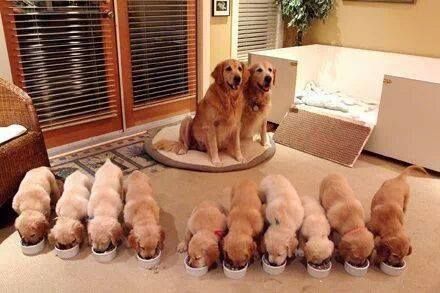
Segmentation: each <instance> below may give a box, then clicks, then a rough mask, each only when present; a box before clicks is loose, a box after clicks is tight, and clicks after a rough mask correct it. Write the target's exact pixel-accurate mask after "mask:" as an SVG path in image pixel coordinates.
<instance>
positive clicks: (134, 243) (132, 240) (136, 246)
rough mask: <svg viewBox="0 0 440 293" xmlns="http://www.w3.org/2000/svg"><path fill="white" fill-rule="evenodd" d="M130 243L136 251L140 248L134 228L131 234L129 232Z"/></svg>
mask: <svg viewBox="0 0 440 293" xmlns="http://www.w3.org/2000/svg"><path fill="white" fill-rule="evenodd" d="M128 245H129V246H130V247H131V248H133V249H134V250H136V251H137V250H138V249H139V244H138V240H137V237H136V235H134V232H133V230H131V231H130V234H128Z"/></svg>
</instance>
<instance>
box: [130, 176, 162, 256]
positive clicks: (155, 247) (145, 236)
mask: <svg viewBox="0 0 440 293" xmlns="http://www.w3.org/2000/svg"><path fill="white" fill-rule="evenodd" d="M149 181H150V179H149V178H148V176H147V175H146V174H144V173H142V172H140V171H137V170H136V171H134V172H133V173H131V174H130V176H128V178H127V179H126V181H125V182H124V190H125V207H124V221H125V225H126V226H127V228H128V229H130V230H131V231H130V233H129V235H128V243H129V244H130V246H131V247H132V248H133V249H134V250H136V252H137V253H138V254H139V256H140V257H142V258H144V259H149V258H153V257H155V256H156V255H157V254H158V253H159V250H162V249H163V242H164V240H165V233H164V231H163V229H162V227H161V226H160V225H159V213H160V208H159V206H158V204H157V202H156V201H155V199H154V197H153V189H152V188H151V185H150V182H149Z"/></svg>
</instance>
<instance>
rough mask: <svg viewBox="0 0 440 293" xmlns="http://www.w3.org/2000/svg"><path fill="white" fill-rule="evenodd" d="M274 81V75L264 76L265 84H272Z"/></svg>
mask: <svg viewBox="0 0 440 293" xmlns="http://www.w3.org/2000/svg"><path fill="white" fill-rule="evenodd" d="M271 82H272V76H270V75H266V76H265V77H264V83H265V84H270V83H271Z"/></svg>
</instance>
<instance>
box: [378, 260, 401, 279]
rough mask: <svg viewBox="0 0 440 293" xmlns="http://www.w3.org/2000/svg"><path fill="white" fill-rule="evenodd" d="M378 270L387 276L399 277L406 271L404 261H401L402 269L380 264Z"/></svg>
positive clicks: (383, 263)
mask: <svg viewBox="0 0 440 293" xmlns="http://www.w3.org/2000/svg"><path fill="white" fill-rule="evenodd" d="M380 269H381V270H382V272H384V273H385V274H387V275H390V276H395V277H396V276H400V275H401V274H402V273H403V272H404V271H405V270H406V261H403V266H402V267H400V268H399V267H393V266H391V265H389V264H387V263H385V262H381V263H380Z"/></svg>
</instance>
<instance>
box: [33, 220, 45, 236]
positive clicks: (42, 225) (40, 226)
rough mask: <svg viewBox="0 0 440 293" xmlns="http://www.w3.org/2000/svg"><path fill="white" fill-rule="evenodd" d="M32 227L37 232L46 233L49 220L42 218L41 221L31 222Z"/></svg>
mask: <svg viewBox="0 0 440 293" xmlns="http://www.w3.org/2000/svg"><path fill="white" fill-rule="evenodd" d="M32 228H34V229H35V230H36V231H37V232H38V233H41V234H43V235H46V234H47V232H48V231H49V222H48V221H47V219H44V221H42V222H35V223H32Z"/></svg>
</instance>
